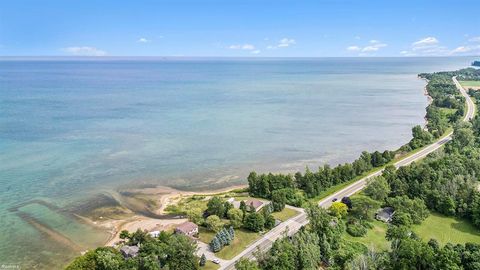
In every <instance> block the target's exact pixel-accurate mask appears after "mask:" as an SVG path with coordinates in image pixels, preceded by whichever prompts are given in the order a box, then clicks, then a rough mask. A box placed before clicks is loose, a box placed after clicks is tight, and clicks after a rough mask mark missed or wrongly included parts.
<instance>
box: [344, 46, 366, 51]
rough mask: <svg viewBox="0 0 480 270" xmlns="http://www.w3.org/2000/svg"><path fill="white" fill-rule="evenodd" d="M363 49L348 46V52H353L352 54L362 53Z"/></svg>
mask: <svg viewBox="0 0 480 270" xmlns="http://www.w3.org/2000/svg"><path fill="white" fill-rule="evenodd" d="M361 50H362V48H360V47H358V46H348V47H347V51H351V52H358V51H361Z"/></svg>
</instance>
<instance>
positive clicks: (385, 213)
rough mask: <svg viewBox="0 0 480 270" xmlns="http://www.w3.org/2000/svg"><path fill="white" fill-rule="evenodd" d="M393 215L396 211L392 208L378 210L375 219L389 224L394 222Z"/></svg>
mask: <svg viewBox="0 0 480 270" xmlns="http://www.w3.org/2000/svg"><path fill="white" fill-rule="evenodd" d="M393 214H395V210H393V208H392V207H385V208H381V209H378V211H377V213H376V214H375V218H376V219H377V220H380V221H383V222H387V223H388V222H390V221H392V218H393Z"/></svg>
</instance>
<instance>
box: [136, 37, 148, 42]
mask: <svg viewBox="0 0 480 270" xmlns="http://www.w3.org/2000/svg"><path fill="white" fill-rule="evenodd" d="M137 42H139V43H148V42H150V40H149V39H147V38H144V37H142V38H139V39H138V40H137Z"/></svg>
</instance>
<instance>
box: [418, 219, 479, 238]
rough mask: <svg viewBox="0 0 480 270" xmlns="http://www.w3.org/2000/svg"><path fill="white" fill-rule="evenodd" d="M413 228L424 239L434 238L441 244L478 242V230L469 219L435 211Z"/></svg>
mask: <svg viewBox="0 0 480 270" xmlns="http://www.w3.org/2000/svg"><path fill="white" fill-rule="evenodd" d="M413 230H414V232H415V233H417V234H418V235H419V236H420V237H421V238H422V239H424V240H425V241H428V240H430V239H431V238H434V239H436V240H437V241H438V242H439V243H441V244H446V243H448V242H451V243H454V244H464V243H466V242H473V243H480V230H478V229H476V228H475V227H474V226H473V225H472V224H471V223H470V222H469V221H467V220H464V219H457V218H452V217H446V216H443V215H440V214H437V213H431V214H430V216H429V217H428V218H427V219H426V220H424V221H423V222H422V224H420V225H415V226H414V228H413Z"/></svg>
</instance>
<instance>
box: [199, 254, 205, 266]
mask: <svg viewBox="0 0 480 270" xmlns="http://www.w3.org/2000/svg"><path fill="white" fill-rule="evenodd" d="M198 264H199V265H200V266H205V264H207V257H205V254H202V257H200V262H199V263H198Z"/></svg>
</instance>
